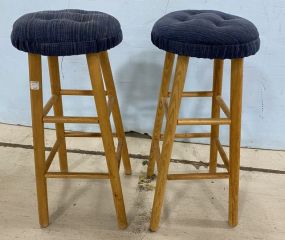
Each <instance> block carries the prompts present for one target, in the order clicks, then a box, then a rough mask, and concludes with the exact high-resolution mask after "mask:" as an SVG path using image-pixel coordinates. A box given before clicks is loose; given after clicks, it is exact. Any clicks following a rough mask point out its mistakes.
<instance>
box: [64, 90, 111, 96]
mask: <svg viewBox="0 0 285 240" xmlns="http://www.w3.org/2000/svg"><path fill="white" fill-rule="evenodd" d="M107 94H108V92H107V91H105V95H107ZM60 95H65V96H94V91H93V90H77V89H62V90H60Z"/></svg>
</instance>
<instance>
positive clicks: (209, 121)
mask: <svg viewBox="0 0 285 240" xmlns="http://www.w3.org/2000/svg"><path fill="white" fill-rule="evenodd" d="M229 124H231V119H228V118H181V119H178V120H177V125H229Z"/></svg>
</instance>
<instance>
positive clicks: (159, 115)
mask: <svg viewBox="0 0 285 240" xmlns="http://www.w3.org/2000/svg"><path fill="white" fill-rule="evenodd" d="M174 58H175V55H174V54H173V53H169V52H167V53H166V55H165V61H164V69H163V75H162V82H161V86H160V93H159V97H158V104H157V110H156V116H155V122H154V128H153V133H152V141H151V148H150V157H149V162H148V167H147V176H148V177H151V176H152V175H153V173H154V165H155V161H158V159H159V154H160V153H159V152H160V150H159V140H160V131H161V126H162V122H163V114H164V108H163V103H162V101H161V99H162V98H163V97H167V95H168V89H169V83H170V79H171V73H172V69H173V62H174Z"/></svg>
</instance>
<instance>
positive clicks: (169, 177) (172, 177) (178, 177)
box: [167, 173, 230, 180]
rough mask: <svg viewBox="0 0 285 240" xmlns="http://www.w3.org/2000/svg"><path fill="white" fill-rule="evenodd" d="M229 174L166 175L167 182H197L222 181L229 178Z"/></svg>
mask: <svg viewBox="0 0 285 240" xmlns="http://www.w3.org/2000/svg"><path fill="white" fill-rule="evenodd" d="M229 176H230V174H229V173H186V174H168V175H167V180H195V179H196V180H198V179H224V178H229Z"/></svg>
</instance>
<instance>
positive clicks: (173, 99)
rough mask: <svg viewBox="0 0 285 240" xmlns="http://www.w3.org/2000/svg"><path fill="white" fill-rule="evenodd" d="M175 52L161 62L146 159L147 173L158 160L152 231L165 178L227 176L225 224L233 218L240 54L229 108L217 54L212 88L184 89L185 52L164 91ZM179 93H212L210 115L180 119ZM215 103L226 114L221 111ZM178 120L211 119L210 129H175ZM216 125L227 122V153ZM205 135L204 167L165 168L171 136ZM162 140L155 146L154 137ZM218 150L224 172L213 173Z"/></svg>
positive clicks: (188, 122) (232, 222) (233, 65)
mask: <svg viewBox="0 0 285 240" xmlns="http://www.w3.org/2000/svg"><path fill="white" fill-rule="evenodd" d="M174 58H175V55H174V54H172V53H169V52H167V53H166V56H165V62H164V70H163V76H162V83H161V88H160V94H159V100H158V107H157V112H156V118H155V123H154V130H153V135H152V143H151V150H150V159H149V164H148V170H147V175H148V176H149V177H151V176H152V175H153V174H154V166H155V162H157V165H158V166H157V171H158V176H157V181H156V189H155V195H154V201H153V208H152V215H151V223H150V230H151V231H156V230H157V229H158V227H159V222H160V215H161V209H162V204H163V200H164V195H165V187H166V181H167V180H194V179H224V178H229V224H230V225H231V226H236V225H237V223H238V192H239V167H240V131H241V111H242V80H243V59H232V60H231V90H230V92H231V97H230V109H229V108H228V107H227V105H226V103H225V102H224V100H223V99H222V96H221V94H222V79H223V64H224V61H223V60H221V59H215V60H214V71H213V89H212V91H201V92H183V88H184V83H185V78H186V72H187V68H188V63H189V57H187V56H178V58H177V63H176V71H175V76H174V82H173V86H172V91H171V92H169V90H168V89H169V85H170V79H171V74H172V69H173V64H174ZM182 97H211V98H212V116H211V118H198V119H197V118H196V119H195V118H184V119H179V118H178V115H179V108H180V103H181V99H182ZM220 109H222V111H223V112H224V114H225V116H226V117H225V118H221V117H220ZM164 115H165V116H166V127H165V131H164V134H161V128H162V122H163V116H164ZM177 125H211V132H210V133H185V134H176V133H175V132H176V126H177ZM219 125H229V126H230V144H229V146H230V151H229V158H228V157H227V154H226V153H225V151H224V149H223V147H222V145H221V143H220V141H219ZM200 137H201V138H204V137H209V138H210V164H209V173H189V174H168V169H169V163H170V158H171V153H172V147H173V142H174V139H175V138H200ZM160 139H162V140H163V145H162V149H161V151H160V147H159V140H160ZM218 152H219V154H220V156H221V158H222V160H223V162H224V166H225V168H226V170H227V172H221V173H217V172H216V169H217V153H218Z"/></svg>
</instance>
